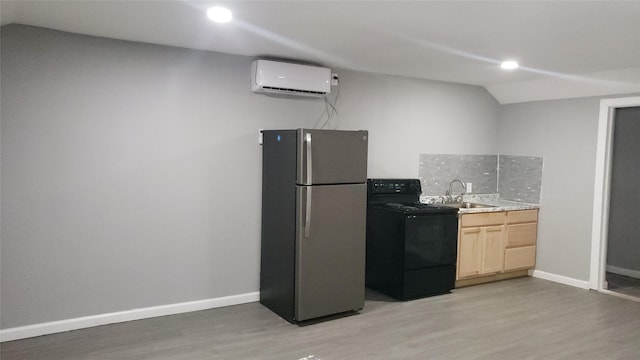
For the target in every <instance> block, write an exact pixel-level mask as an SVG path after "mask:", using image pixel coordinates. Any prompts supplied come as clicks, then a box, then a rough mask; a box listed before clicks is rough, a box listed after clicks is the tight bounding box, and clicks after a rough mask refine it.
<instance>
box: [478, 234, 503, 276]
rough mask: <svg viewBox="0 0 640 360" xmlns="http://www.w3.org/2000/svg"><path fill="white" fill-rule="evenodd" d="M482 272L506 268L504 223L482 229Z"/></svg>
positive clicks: (494, 271)
mask: <svg viewBox="0 0 640 360" xmlns="http://www.w3.org/2000/svg"><path fill="white" fill-rule="evenodd" d="M482 232H483V236H482V237H483V242H482V268H481V271H480V273H481V274H491V273H497V272H501V271H502V270H503V268H504V233H505V230H504V225H501V226H489V227H485V228H483V229H482Z"/></svg>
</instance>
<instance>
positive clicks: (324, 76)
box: [251, 60, 331, 97]
mask: <svg viewBox="0 0 640 360" xmlns="http://www.w3.org/2000/svg"><path fill="white" fill-rule="evenodd" d="M330 81H331V69H329V68H323V67H317V66H310V65H299V64H291V63H284V62H278V61H270V60H256V61H254V62H252V63H251V90H252V91H253V92H256V93H264V94H278V95H290V96H310V97H323V96H325V95H327V94H328V93H330V92H331V85H330V84H331V82H330Z"/></svg>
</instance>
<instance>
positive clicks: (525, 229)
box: [507, 223, 538, 247]
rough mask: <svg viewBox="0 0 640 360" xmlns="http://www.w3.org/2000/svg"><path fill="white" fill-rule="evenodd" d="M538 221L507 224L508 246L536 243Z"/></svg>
mask: <svg viewBox="0 0 640 360" xmlns="http://www.w3.org/2000/svg"><path fill="white" fill-rule="evenodd" d="M537 232H538V223H525V224H513V225H507V247H516V246H528V245H535V244H536V237H537Z"/></svg>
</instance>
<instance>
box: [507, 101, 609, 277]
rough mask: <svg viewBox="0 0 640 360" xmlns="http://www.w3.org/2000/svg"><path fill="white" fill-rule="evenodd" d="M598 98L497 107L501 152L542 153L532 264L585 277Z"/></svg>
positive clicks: (591, 209)
mask: <svg viewBox="0 0 640 360" xmlns="http://www.w3.org/2000/svg"><path fill="white" fill-rule="evenodd" d="M599 106H600V101H599V99H598V98H584V99H573V100H558V101H542V102H532V103H523V104H513V105H505V106H502V107H501V110H500V116H499V119H500V120H499V125H498V128H499V131H498V134H499V135H498V138H499V146H498V151H499V153H502V154H513V155H522V156H541V157H543V158H544V173H543V177H544V180H543V184H542V192H541V194H540V204H541V209H540V219H539V224H538V249H537V263H536V269H537V270H540V271H544V272H548V273H552V274H556V275H561V276H566V277H570V278H574V279H578V280H584V281H587V280H589V261H590V256H591V255H590V251H591V222H592V221H591V220H592V212H593V186H594V175H595V154H596V138H597V136H596V135H597V126H598V111H599Z"/></svg>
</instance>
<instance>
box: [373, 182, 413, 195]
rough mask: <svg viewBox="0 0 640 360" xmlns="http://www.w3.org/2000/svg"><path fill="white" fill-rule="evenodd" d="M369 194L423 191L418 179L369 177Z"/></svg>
mask: <svg viewBox="0 0 640 360" xmlns="http://www.w3.org/2000/svg"><path fill="white" fill-rule="evenodd" d="M367 187H368V191H369V194H417V195H420V193H422V188H421V187H420V180H418V179H368V180H367Z"/></svg>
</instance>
